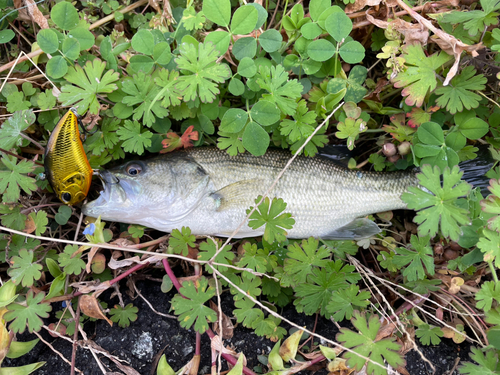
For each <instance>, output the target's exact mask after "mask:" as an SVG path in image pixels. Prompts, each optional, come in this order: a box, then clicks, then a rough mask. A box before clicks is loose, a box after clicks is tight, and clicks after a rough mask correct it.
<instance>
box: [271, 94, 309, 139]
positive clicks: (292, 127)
mask: <svg viewBox="0 0 500 375" xmlns="http://www.w3.org/2000/svg"><path fill="white" fill-rule="evenodd" d="M293 119H294V120H295V121H292V120H290V119H285V120H283V121H282V122H281V124H280V133H281V134H282V135H286V136H287V137H288V139H289V140H290V142H296V141H298V140H299V139H306V138H307V137H309V136H310V135H311V134H312V133H313V131H314V128H315V126H316V113H315V112H313V111H308V108H307V103H306V101H305V100H301V101H299V105H298V107H297V111H296V112H295V114H294V115H293Z"/></svg>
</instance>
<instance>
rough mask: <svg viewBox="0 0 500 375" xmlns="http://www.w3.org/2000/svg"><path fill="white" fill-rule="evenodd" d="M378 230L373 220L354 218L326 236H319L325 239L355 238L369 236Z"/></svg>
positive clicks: (378, 231)
mask: <svg viewBox="0 0 500 375" xmlns="http://www.w3.org/2000/svg"><path fill="white" fill-rule="evenodd" d="M380 232H381V230H380V228H379V227H378V225H377V224H375V223H374V222H373V221H371V220H368V219H365V218H361V219H355V220H353V221H351V222H350V223H349V224H347V225H344V226H343V227H340V228H338V229H335V230H334V231H332V232H330V233H328V234H327V235H326V236H321V238H323V239H325V240H357V239H361V238H368V237H371V236H373V235H374V234H377V233H380Z"/></svg>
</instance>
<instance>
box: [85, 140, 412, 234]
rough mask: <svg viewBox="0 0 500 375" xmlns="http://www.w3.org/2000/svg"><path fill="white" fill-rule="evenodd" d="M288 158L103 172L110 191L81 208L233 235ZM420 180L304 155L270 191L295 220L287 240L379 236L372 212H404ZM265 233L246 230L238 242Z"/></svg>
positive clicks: (277, 155) (191, 154) (139, 165)
mask: <svg viewBox="0 0 500 375" xmlns="http://www.w3.org/2000/svg"><path fill="white" fill-rule="evenodd" d="M289 158H290V154H289V153H287V152H285V151H279V150H269V151H268V152H267V154H265V155H264V156H259V157H256V156H252V155H250V154H240V155H237V156H230V155H228V154H227V153H226V152H225V151H221V150H219V149H217V148H210V147H207V148H195V149H190V150H184V151H178V152H175V153H172V154H165V155H161V156H158V157H155V158H153V159H149V160H146V161H131V162H128V163H126V164H124V165H122V166H120V167H117V168H114V169H111V170H107V171H103V172H102V173H101V177H102V179H103V180H104V190H103V191H102V192H101V195H100V196H99V197H98V198H97V199H96V200H94V201H92V202H90V203H87V204H86V205H84V206H83V212H84V214H86V215H89V216H93V217H98V216H99V215H100V216H101V218H102V219H103V220H108V221H118V222H122V223H130V224H140V225H144V226H146V227H149V228H154V229H157V230H160V231H164V232H171V231H172V230H173V229H180V228H181V227H182V226H187V227H189V228H191V231H192V233H193V234H197V235H213V236H223V237H228V236H230V235H231V234H232V233H233V231H234V230H235V229H236V228H237V227H238V225H239V224H240V223H241V221H242V220H243V219H244V218H245V216H246V209H247V208H249V207H250V206H254V205H255V199H256V198H257V196H258V195H262V194H263V193H264V192H265V191H266V190H267V189H268V187H269V186H271V184H272V183H273V181H274V179H275V178H276V176H277V175H278V173H279V172H280V171H281V170H282V168H283V167H284V166H285V164H286V163H287V161H288V159H289ZM417 183H418V180H417V178H416V177H415V172H410V171H400V172H392V173H378V172H361V171H355V170H349V169H346V168H344V167H342V166H340V165H339V164H338V163H335V162H334V161H331V160H329V159H327V158H323V157H315V158H307V157H302V156H299V157H297V158H296V159H295V161H294V163H292V165H291V166H290V167H289V168H288V170H287V171H286V172H285V174H284V175H283V177H282V178H281V179H280V180H279V182H278V184H277V185H276V187H275V188H274V190H273V191H272V192H271V194H270V197H279V198H282V199H283V200H284V201H285V202H286V203H287V208H286V212H290V213H291V214H292V217H293V218H294V219H295V225H294V226H293V229H291V230H290V231H289V232H288V237H289V238H306V237H309V236H314V237H321V238H324V239H353V238H366V237H369V236H371V235H373V234H376V233H378V232H379V231H380V229H379V228H378V226H377V225H376V224H375V223H374V222H373V221H371V220H368V219H365V218H363V217H364V216H366V215H368V214H373V213H376V212H382V211H387V210H394V209H401V208H405V207H406V205H405V203H404V202H403V201H402V200H401V194H402V193H403V192H405V191H406V190H407V188H408V187H409V186H416V185H417ZM263 233H264V227H262V228H259V229H257V230H253V229H251V228H250V227H249V226H247V225H245V226H244V227H243V228H242V229H241V230H240V231H239V232H238V234H237V235H236V236H235V238H244V237H254V236H259V235H262V234H263Z"/></svg>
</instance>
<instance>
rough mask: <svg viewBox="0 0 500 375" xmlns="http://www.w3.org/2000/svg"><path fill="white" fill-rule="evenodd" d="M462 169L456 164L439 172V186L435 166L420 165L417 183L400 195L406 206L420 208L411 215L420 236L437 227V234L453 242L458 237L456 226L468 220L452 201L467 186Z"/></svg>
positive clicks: (465, 211) (464, 193) (468, 189)
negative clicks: (417, 184)
mask: <svg viewBox="0 0 500 375" xmlns="http://www.w3.org/2000/svg"><path fill="white" fill-rule="evenodd" d="M462 175H463V172H460V169H459V168H458V166H455V167H453V169H451V171H450V169H449V168H446V169H445V171H444V173H443V176H442V178H443V183H442V185H441V181H440V179H441V173H440V171H439V168H438V167H434V169H432V167H431V166H429V165H424V166H423V167H422V173H419V174H418V175H417V177H418V180H419V184H420V186H422V187H424V188H425V189H426V191H424V190H422V189H421V188H418V187H410V188H408V192H407V193H404V194H403V195H402V197H401V198H402V199H403V201H404V202H406V203H407V204H408V208H411V209H414V210H420V211H419V212H418V213H417V216H416V217H415V222H416V223H417V224H419V227H418V232H419V234H420V235H421V236H425V235H430V236H431V237H433V236H434V235H435V234H436V233H437V232H438V230H439V229H440V230H441V233H442V234H443V235H444V236H446V237H450V238H451V239H452V240H454V241H457V240H458V238H459V236H460V226H461V225H466V224H468V223H469V217H468V215H467V210H466V209H463V208H459V207H458V206H457V205H456V203H457V200H458V198H459V197H462V196H465V195H467V194H468V192H469V191H470V189H471V187H470V185H469V184H468V183H466V182H465V181H462V180H461V178H462Z"/></svg>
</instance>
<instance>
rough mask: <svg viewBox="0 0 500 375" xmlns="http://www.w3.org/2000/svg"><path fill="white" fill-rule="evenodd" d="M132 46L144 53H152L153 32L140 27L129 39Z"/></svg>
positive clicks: (153, 43)
mask: <svg viewBox="0 0 500 375" xmlns="http://www.w3.org/2000/svg"><path fill="white" fill-rule="evenodd" d="M131 43H132V48H133V49H135V50H136V51H137V52H139V53H144V54H145V55H153V48H154V45H155V40H154V37H153V34H152V33H151V31H149V30H148V29H140V30H137V32H136V33H135V34H134V36H133V37H132V40H131Z"/></svg>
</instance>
